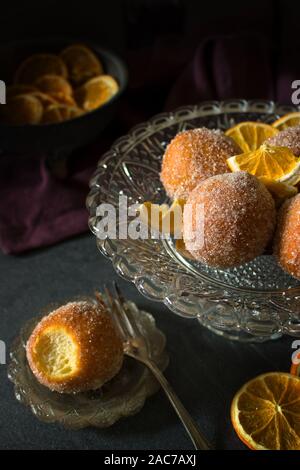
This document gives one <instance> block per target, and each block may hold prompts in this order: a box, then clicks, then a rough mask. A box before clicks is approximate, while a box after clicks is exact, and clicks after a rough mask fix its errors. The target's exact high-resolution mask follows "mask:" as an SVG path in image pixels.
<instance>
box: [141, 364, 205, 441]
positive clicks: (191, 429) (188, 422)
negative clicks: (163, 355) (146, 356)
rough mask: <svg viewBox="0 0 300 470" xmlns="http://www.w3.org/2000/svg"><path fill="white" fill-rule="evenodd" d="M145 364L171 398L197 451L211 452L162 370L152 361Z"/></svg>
mask: <svg viewBox="0 0 300 470" xmlns="http://www.w3.org/2000/svg"><path fill="white" fill-rule="evenodd" d="M144 364H145V365H146V366H147V367H148V368H149V369H150V370H151V372H152V373H153V375H154V376H155V377H156V379H157V380H158V382H159V383H160V385H161V386H162V388H163V389H164V391H165V393H166V395H167V397H168V398H169V400H170V402H171V404H172V406H173V408H174V410H175V411H176V413H177V416H178V417H179V419H180V420H181V422H182V424H183V426H184V427H185V429H186V431H187V433H188V434H189V436H190V438H191V440H192V442H193V444H194V447H195V449H197V450H210V449H211V448H210V446H209V444H208V442H207V441H206V439H205V437H204V436H202V434H201V433H200V431H199V429H198V426H197V424H196V423H195V421H194V420H193V418H192V417H191V415H190V414H189V413H188V411H187V410H186V409H185V407H184V406H183V404H182V403H181V401H180V400H179V398H178V397H177V395H176V393H175V392H174V390H173V389H172V387H171V385H170V384H169V382H168V381H167V379H166V378H165V376H164V375H163V373H162V372H161V370H160V369H159V368H158V367H157V366H156V364H155V363H154V362H152V361H145V362H144Z"/></svg>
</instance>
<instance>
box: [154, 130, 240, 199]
mask: <svg viewBox="0 0 300 470" xmlns="http://www.w3.org/2000/svg"><path fill="white" fill-rule="evenodd" d="M239 153H241V150H240V148H239V147H238V146H237V144H236V143H235V142H234V141H233V140H232V139H231V138H230V137H227V136H225V135H224V134H223V133H222V132H221V131H220V130H211V129H207V128H205V127H201V128H199V129H192V130H188V131H184V132H180V133H179V134H177V135H176V136H175V137H174V139H172V140H171V142H170V143H169V145H168V147H167V149H166V152H165V154H164V157H163V161H162V170H161V174H160V178H161V181H162V183H163V185H164V188H165V190H166V192H167V194H168V195H169V196H170V197H171V198H173V199H175V198H179V199H186V198H187V196H188V194H189V193H190V191H191V190H193V189H194V188H195V186H197V184H198V183H199V182H200V181H202V180H203V179H205V178H208V177H209V176H213V175H218V174H222V173H226V172H229V171H230V170H229V168H228V166H227V163H226V160H227V158H229V157H230V156H232V155H236V154H239Z"/></svg>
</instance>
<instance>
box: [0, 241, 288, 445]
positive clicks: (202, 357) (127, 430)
mask: <svg viewBox="0 0 300 470" xmlns="http://www.w3.org/2000/svg"><path fill="white" fill-rule="evenodd" d="M0 270H1V271H0V272H1V283H0V299H1V304H0V307H1V311H0V339H1V340H3V341H5V342H6V344H7V349H9V345H10V344H11V341H12V340H13V338H14V337H15V336H16V335H17V334H18V332H19V330H20V328H21V327H22V325H23V323H24V322H25V321H26V320H27V319H29V318H31V317H33V316H36V315H37V314H38V313H39V310H40V309H41V308H43V307H44V306H45V305H47V304H49V303H51V302H53V301H54V302H56V301H59V302H60V301H61V302H64V301H65V300H70V299H72V298H73V297H76V296H78V295H82V294H92V293H93V291H94V290H95V289H96V288H99V287H101V285H102V284H103V283H104V282H107V281H108V280H113V279H118V280H119V281H120V285H121V287H122V289H123V291H124V293H125V294H126V296H127V297H128V298H130V299H131V300H133V301H135V302H136V303H137V304H138V306H139V307H140V308H143V309H145V310H147V311H149V312H151V313H152V314H153V315H154V316H155V318H156V321H157V324H158V326H159V327H160V328H161V329H162V330H163V331H164V333H165V334H166V336H167V347H168V351H169V354H170V364H169V366H168V369H167V370H166V376H167V378H168V380H169V381H170V382H171V384H172V385H173V387H174V388H175V390H176V392H177V393H178V395H179V397H180V398H181V399H182V401H183V403H184V404H185V405H186V407H187V408H188V409H189V411H190V413H191V414H192V416H193V417H194V418H195V419H196V421H197V423H198V425H199V426H200V428H201V429H202V431H203V432H204V433H205V435H206V436H207V438H208V439H209V440H210V442H211V443H212V444H213V446H215V447H216V448H217V449H244V448H245V447H244V445H243V444H242V443H241V442H240V441H239V439H238V438H237V437H236V435H235V433H234V431H233V429H232V426H231V423H230V403H231V399H232V397H233V395H234V393H235V391H236V390H237V389H238V388H239V387H240V386H241V385H243V384H244V382H245V381H247V380H249V379H251V378H252V377H254V376H256V375H258V374H260V373H263V372H268V371H273V370H283V371H287V370H288V369H289V366H290V361H291V354H292V349H291V343H292V338H288V337H287V338H284V339H281V340H277V341H269V342H267V343H264V344H241V343H236V342H230V341H228V340H226V339H223V338H221V337H219V336H216V335H215V334H213V333H211V332H209V331H208V330H206V329H204V328H202V327H200V326H199V324H198V323H197V322H196V321H195V320H185V319H182V318H180V317H178V316H176V315H174V314H173V313H171V312H170V311H169V310H168V309H167V308H166V307H164V306H163V305H161V304H159V303H154V302H151V301H148V300H147V299H145V298H144V297H142V296H141V295H140V294H139V293H138V292H137V290H136V289H135V287H134V286H133V285H132V284H129V283H128V282H126V281H124V280H122V279H120V278H118V276H117V275H116V274H115V272H114V270H113V267H112V266H111V263H110V261H108V260H106V259H105V258H104V257H103V256H101V255H100V254H99V253H98V251H97V248H96V245H95V239H94V238H93V236H92V235H84V236H81V237H77V238H74V239H72V240H69V241H66V242H64V243H61V244H59V245H57V246H54V247H51V248H47V249H43V250H38V251H35V252H32V253H30V254H26V255H23V256H19V257H9V256H4V255H0ZM0 423H1V424H0V448H1V449H105V450H116V449H125V450H130V449H164V450H178V449H182V450H183V449H192V445H191V442H190V441H189V438H188V437H187V435H186V433H185V431H184V429H183V427H182V425H181V424H180V422H179V421H178V419H177V417H176V415H175V413H174V411H173V410H172V408H171V406H170V405H169V403H168V401H167V399H166V397H165V396H164V394H163V392H162V391H160V392H158V393H157V394H156V395H154V396H153V397H151V398H149V399H148V400H147V402H146V403H145V406H144V408H143V409H142V410H141V411H140V412H139V413H138V414H137V415H135V416H132V417H130V418H126V419H123V420H121V421H119V422H118V423H116V424H115V425H114V426H112V427H111V428H109V429H105V430H96V429H93V428H88V429H84V430H80V431H70V430H66V429H64V428H63V427H61V426H59V425H55V424H44V423H41V422H39V421H38V420H37V419H36V418H35V417H34V416H33V415H32V413H31V411H30V410H29V408H26V407H25V406H23V405H21V404H20V403H18V402H17V401H16V399H15V397H14V392H13V385H12V384H11V383H10V382H9V381H8V379H7V371H6V366H5V365H0Z"/></svg>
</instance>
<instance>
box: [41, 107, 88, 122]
mask: <svg viewBox="0 0 300 470" xmlns="http://www.w3.org/2000/svg"><path fill="white" fill-rule="evenodd" d="M82 113H83V111H82V110H81V109H79V108H76V107H72V106H65V105H62V104H55V105H52V106H49V107H48V108H47V109H46V110H45V111H44V114H43V118H42V123H43V124H54V123H58V122H62V121H67V120H69V119H73V118H75V117H78V116H80V115H81V114H82Z"/></svg>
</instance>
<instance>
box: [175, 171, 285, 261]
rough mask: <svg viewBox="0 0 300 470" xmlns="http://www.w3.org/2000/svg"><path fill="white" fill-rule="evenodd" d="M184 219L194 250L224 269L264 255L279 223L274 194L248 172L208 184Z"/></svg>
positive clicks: (198, 191)
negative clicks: (276, 220) (276, 219)
mask: <svg viewBox="0 0 300 470" xmlns="http://www.w3.org/2000/svg"><path fill="white" fill-rule="evenodd" d="M183 215H184V222H183V236H184V242H185V246H186V248H187V249H188V251H189V252H190V253H191V254H192V256H193V257H194V258H195V259H197V260H198V261H201V262H203V263H205V264H207V265H209V266H215V267H220V268H229V267H233V266H239V265H241V264H243V263H246V262H248V261H250V260H252V259H254V258H255V257H256V256H258V255H260V254H262V253H263V251H264V249H265V247H266V246H267V244H268V242H269V240H270V239H271V237H272V234H273V230H274V227H275V218H276V212H275V205H274V201H273V198H272V196H271V195H270V193H269V192H268V190H267V189H266V188H265V186H264V185H263V184H262V183H261V182H260V181H259V180H258V179H257V178H256V177H255V176H253V175H250V174H249V173H246V172H243V171H240V172H236V173H226V174H224V175H218V176H212V177H211V178H208V179H206V180H205V181H202V182H201V183H200V184H199V185H198V186H197V187H196V188H195V189H194V190H193V191H192V192H191V193H190V195H189V197H188V199H187V203H186V205H185V207H184V214H183ZM201 218H202V219H201ZM201 220H202V221H203V223H202V222H201ZM199 221H200V222H199ZM201 224H202V225H201Z"/></svg>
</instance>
